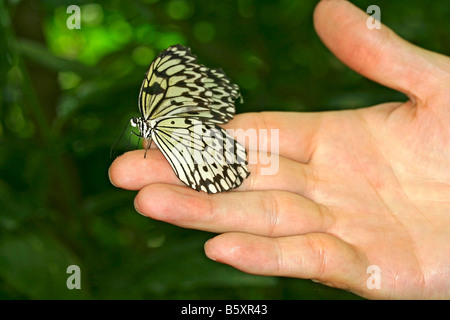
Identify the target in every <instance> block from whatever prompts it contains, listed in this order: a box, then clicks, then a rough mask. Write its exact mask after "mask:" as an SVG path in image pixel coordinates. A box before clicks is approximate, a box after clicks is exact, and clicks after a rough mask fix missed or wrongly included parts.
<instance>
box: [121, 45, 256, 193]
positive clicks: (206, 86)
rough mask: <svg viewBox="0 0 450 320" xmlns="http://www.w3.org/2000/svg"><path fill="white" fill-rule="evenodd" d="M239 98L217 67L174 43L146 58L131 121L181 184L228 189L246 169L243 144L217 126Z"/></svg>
mask: <svg viewBox="0 0 450 320" xmlns="http://www.w3.org/2000/svg"><path fill="white" fill-rule="evenodd" d="M238 98H241V96H240V93H239V87H238V86H237V85H236V84H233V83H231V81H230V80H229V79H228V78H227V76H226V75H225V73H224V72H223V71H222V70H221V69H209V68H207V67H205V66H203V65H201V64H198V63H197V58H196V57H195V56H194V55H193V54H192V53H191V50H190V49H189V48H187V47H184V46H181V45H173V46H171V47H169V48H167V49H166V50H164V51H162V52H161V53H160V54H159V55H158V56H157V57H156V58H155V59H154V60H153V62H152V63H151V65H150V68H149V70H148V72H147V73H146V76H145V79H144V81H143V82H142V86H141V91H140V93H139V111H140V113H141V117H139V118H132V119H131V120H130V122H131V125H132V126H133V127H137V128H138V129H139V131H140V134H139V136H140V137H141V138H143V139H146V140H151V141H154V142H155V144H156V146H157V147H158V148H159V150H161V152H162V153H163V154H164V156H165V157H166V159H167V160H168V161H169V163H170V165H171V166H172V169H173V170H174V172H175V174H176V175H177V176H178V178H179V179H180V180H181V181H183V182H184V183H185V184H186V185H188V186H189V187H191V188H193V189H195V190H197V191H200V190H201V191H204V192H208V193H217V192H222V191H227V190H230V189H233V188H237V187H238V186H240V185H241V183H242V181H244V179H245V178H247V177H248V176H249V174H250V172H249V171H248V170H247V160H246V159H247V154H246V151H245V148H244V147H243V146H242V145H240V144H239V143H238V142H236V141H235V140H234V139H233V138H232V137H231V136H230V135H229V134H228V133H227V132H226V131H225V130H224V129H222V128H221V127H220V126H218V124H222V123H227V122H228V121H229V120H230V119H232V118H233V115H234V113H235V106H234V102H235V101H236V99H238ZM241 99H242V98H241ZM149 145H150V144H149ZM149 145H148V147H147V150H148V148H149Z"/></svg>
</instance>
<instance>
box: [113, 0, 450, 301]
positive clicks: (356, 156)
mask: <svg viewBox="0 0 450 320" xmlns="http://www.w3.org/2000/svg"><path fill="white" fill-rule="evenodd" d="M314 18H315V27H316V29H317V32H318V34H319V36H320V37H321V38H322V40H323V41H324V43H325V44H326V45H327V46H328V47H329V48H330V49H331V50H332V51H333V52H334V53H335V54H336V56H337V57H338V58H340V59H341V60H342V61H343V62H344V63H346V64H347V65H349V66H350V67H351V68H353V69H354V70H356V71H357V72H359V73H361V74H362V75H364V76H366V77H368V78H370V79H372V80H374V81H376V82H378V83H380V84H383V85H385V86H388V87H391V88H393V89H396V90H398V91H401V92H403V93H405V94H406V95H407V96H408V97H409V98H410V100H409V101H407V102H404V103H403V102H401V103H398V102H397V103H385V104H381V105H377V106H373V107H369V108H364V109H357V110H351V111H336V112H323V113H257V114H242V115H238V116H236V117H235V119H234V120H232V121H231V122H230V123H229V124H227V125H226V127H227V128H242V129H244V130H246V129H248V128H252V129H256V130H258V129H267V130H268V133H269V137H268V141H270V132H271V131H270V129H279V170H278V172H277V173H276V174H275V175H262V174H261V169H262V168H263V167H264V165H263V164H261V163H257V164H253V165H252V164H250V165H249V169H250V171H251V172H252V173H251V175H250V177H249V178H248V179H246V180H245V181H244V183H243V184H242V185H241V187H239V188H238V189H237V190H236V191H233V192H226V193H219V194H214V195H208V194H206V193H203V192H196V191H194V190H192V189H190V188H188V187H186V186H184V185H183V183H182V182H181V181H180V180H178V178H177V177H176V176H175V174H174V173H173V170H172V169H171V167H170V165H169V163H168V162H167V160H166V159H165V158H164V156H163V155H162V154H161V152H159V150H157V149H152V150H151V151H150V152H149V153H148V154H147V159H144V157H143V154H144V151H143V150H138V151H133V152H129V153H127V154H125V155H123V156H121V157H119V158H117V159H116V160H115V161H114V163H113V164H112V165H111V168H110V179H111V181H112V182H113V183H114V185H116V186H118V187H121V188H125V189H131V190H140V191H139V193H138V195H137V196H136V199H135V206H136V209H137V210H138V211H139V212H140V213H142V214H144V215H146V216H149V217H152V218H154V219H158V220H163V221H166V222H169V223H173V224H175V225H179V226H182V227H187V228H195V229H200V230H207V231H212V232H217V233H221V235H218V236H216V237H215V238H213V239H211V240H209V241H208V242H207V243H206V244H205V252H206V254H207V256H208V257H210V258H211V259H214V260H217V261H220V262H223V263H226V264H229V265H231V266H233V267H235V268H238V269H240V270H243V271H245V272H248V273H254V274H260V275H277V276H288V277H297V278H308V279H313V280H316V281H319V282H321V283H324V284H327V285H330V286H334V287H338V288H342V289H346V290H350V291H352V292H354V293H356V294H359V295H361V296H364V297H367V298H450V255H449V253H450V241H449V240H450V232H449V230H450V125H449V123H450V121H449V120H450V91H449V90H448V88H450V59H449V58H448V57H445V56H442V55H439V54H436V53H433V52H429V51H426V50H424V49H421V48H418V47H415V46H413V45H412V44H410V43H407V42H406V41H404V40H402V39H400V38H399V37H398V36H397V35H395V34H394V33H393V32H392V31H390V30H389V29H388V28H386V27H385V26H382V28H381V29H379V30H376V29H375V30H369V29H367V28H366V20H367V15H365V13H363V12H362V11H360V10H359V9H357V8H355V7H354V6H353V5H352V4H351V3H349V2H347V1H340V0H339V1H322V2H320V3H319V4H318V6H317V8H316V11H315V16H314ZM247 147H250V146H247ZM270 148H271V146H270V145H269V146H268V150H270ZM260 151H261V150H260ZM262 151H264V150H262ZM249 152H250V153H257V152H258V150H249ZM371 265H375V266H378V267H379V270H380V271H381V274H380V288H379V289H370V288H369V287H368V286H367V279H368V278H369V276H370V275H369V274H368V273H367V268H368V267H369V266H371Z"/></svg>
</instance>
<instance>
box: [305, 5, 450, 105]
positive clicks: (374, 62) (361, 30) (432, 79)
mask: <svg viewBox="0 0 450 320" xmlns="http://www.w3.org/2000/svg"><path fill="white" fill-rule="evenodd" d="M381 12H382V8H380V13H381ZM368 19H369V16H368V15H367V14H366V13H365V12H363V11H362V10H360V9H359V8H357V7H355V6H354V5H353V4H351V3H350V2H348V1H343V0H322V1H320V2H319V4H318V5H317V7H316V9H315V12H314V25H315V28H316V31H317V33H318V35H319V36H320V38H321V39H322V41H323V42H324V44H325V45H326V46H327V47H328V48H329V49H330V50H331V51H332V52H333V53H334V54H335V55H336V56H337V57H338V58H339V59H340V60H341V61H342V62H344V63H345V64H346V65H348V66H349V67H350V68H352V69H353V70H355V71H356V72H358V73H360V74H362V75H363V76H365V77H367V78H369V79H371V80H373V81H375V82H378V83H380V84H382V85H385V86H387V87H390V88H392V89H395V90H398V91H400V92H403V93H405V94H406V95H408V96H409V97H410V98H411V99H412V100H413V101H419V102H420V101H422V102H423V101H425V100H426V99H427V98H428V97H430V96H434V95H435V94H436V93H439V92H442V91H445V90H444V87H447V88H448V85H449V81H450V59H449V58H448V57H446V56H443V55H440V54H437V53H434V52H431V51H427V50H425V49H422V48H419V47H417V46H415V45H413V44H411V43H409V42H407V41H405V40H403V39H402V38H400V37H399V36H398V35H396V34H395V33H394V32H393V31H392V30H390V29H389V28H388V27H386V26H385V25H382V24H381V25H380V28H373V29H371V28H369V27H368V23H367V21H368ZM369 24H370V23H369Z"/></svg>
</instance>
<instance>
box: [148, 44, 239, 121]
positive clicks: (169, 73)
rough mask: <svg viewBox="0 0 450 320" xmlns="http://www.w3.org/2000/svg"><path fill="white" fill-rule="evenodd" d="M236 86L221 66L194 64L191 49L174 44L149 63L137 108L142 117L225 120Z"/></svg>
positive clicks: (232, 109)
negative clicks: (214, 67) (209, 66)
mask: <svg viewBox="0 0 450 320" xmlns="http://www.w3.org/2000/svg"><path fill="white" fill-rule="evenodd" d="M238 97H240V93H239V87H238V86H237V85H236V84H233V83H231V81H230V80H229V79H228V78H227V76H226V75H225V73H224V72H223V71H222V70H221V69H209V68H207V67H205V66H203V65H200V64H198V63H197V58H196V57H195V56H194V55H193V54H192V53H191V50H190V49H189V48H187V47H184V46H181V45H174V46H171V47H169V48H167V49H166V50H164V51H162V52H161V53H160V54H159V55H158V56H157V57H156V58H155V60H154V61H153V62H152V63H151V65H150V68H149V70H148V72H147V74H146V76H145V79H144V81H143V82H142V86H141V91H140V93H139V110H140V112H141V115H142V117H143V118H144V119H145V120H149V119H156V118H158V117H167V116H179V117H196V118H200V119H202V120H203V121H207V122H210V123H226V122H228V121H229V120H230V119H231V118H233V115H234V113H235V107H234V102H235V100H236V99H237V98H238Z"/></svg>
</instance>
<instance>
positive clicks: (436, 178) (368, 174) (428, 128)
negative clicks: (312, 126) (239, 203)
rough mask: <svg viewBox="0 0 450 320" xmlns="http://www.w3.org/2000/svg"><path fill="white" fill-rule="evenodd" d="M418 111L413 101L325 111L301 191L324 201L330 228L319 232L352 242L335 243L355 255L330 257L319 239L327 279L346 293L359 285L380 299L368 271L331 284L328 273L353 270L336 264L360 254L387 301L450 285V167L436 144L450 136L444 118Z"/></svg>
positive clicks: (324, 225)
mask: <svg viewBox="0 0 450 320" xmlns="http://www.w3.org/2000/svg"><path fill="white" fill-rule="evenodd" d="M425 109H426V108H425ZM417 110H418V109H417V108H414V107H412V106H411V104H410V103H406V104H395V103H393V104H385V105H382V106H376V107H374V108H367V109H360V110H357V111H346V112H333V113H328V114H323V116H322V118H323V119H321V120H320V125H319V128H318V130H317V131H316V137H315V140H316V141H317V145H316V147H314V148H313V152H312V153H311V154H310V159H309V162H308V165H307V166H308V169H307V170H306V169H303V171H304V172H306V171H307V172H308V174H306V177H307V179H306V183H307V188H305V189H304V190H302V191H301V192H300V193H301V194H302V195H304V196H306V197H308V198H310V199H311V200H313V201H314V202H316V203H318V204H320V207H321V210H320V211H321V217H322V221H323V223H321V224H320V225H321V227H320V229H319V230H317V231H318V232H326V233H329V234H332V235H334V236H336V237H337V238H338V239H340V240H342V241H344V242H345V244H344V243H340V242H339V241H335V244H334V245H335V246H336V245H338V246H339V245H342V246H343V247H345V246H346V245H347V244H349V245H350V248H351V251H350V253H338V254H336V252H331V253H330V252H329V251H330V250H334V249H330V248H334V246H328V243H324V242H323V240H318V241H319V244H316V246H321V245H323V248H322V249H319V250H317V249H316V251H318V252H322V256H321V257H319V259H322V260H323V262H322V263H320V265H321V268H322V270H321V271H320V273H322V275H321V276H319V278H320V277H324V278H325V279H322V280H321V281H322V282H325V283H327V282H328V283H329V284H332V285H336V286H339V287H347V288H352V287H353V286H352V285H350V284H349V282H350V283H351V282H354V286H355V287H359V288H362V292H360V293H361V294H363V295H368V296H372V293H374V294H375V295H376V296H378V295H379V294H381V292H376V293H375V292H371V290H370V289H369V288H367V287H365V288H364V285H362V286H361V284H362V283H361V282H363V280H364V279H367V278H368V277H369V275H368V274H365V275H361V278H359V277H357V276H356V275H353V272H349V274H352V277H351V279H349V278H348V277H340V278H339V277H338V278H335V277H333V276H331V277H330V280H328V279H327V276H326V273H327V272H330V273H331V274H333V271H332V270H329V268H335V269H336V270H342V268H343V267H344V266H342V265H341V263H347V265H348V266H349V267H350V266H351V265H352V264H351V262H350V261H347V262H345V261H338V262H336V259H339V258H341V259H343V260H346V259H351V257H352V255H355V258H354V259H356V260H357V261H358V262H357V264H362V265H361V266H360V267H356V266H354V267H356V268H355V269H356V270H358V271H359V272H361V271H362V270H365V268H364V263H366V264H367V267H368V266H369V265H376V266H378V267H379V268H380V271H381V273H382V277H381V281H383V286H382V287H381V288H382V290H383V291H384V294H381V296H385V295H386V296H389V295H393V296H402V295H404V294H406V292H404V291H407V290H408V289H409V287H414V288H416V292H414V294H413V295H411V296H415V297H421V296H430V295H432V294H434V295H436V296H438V295H439V293H440V294H442V293H443V292H445V290H446V288H447V287H448V283H445V282H442V280H443V278H442V274H441V271H440V270H443V269H445V268H447V265H445V262H444V261H443V260H445V252H447V253H448V252H450V246H449V244H448V242H442V241H440V239H443V238H445V236H446V235H447V236H448V227H449V226H450V217H449V216H448V215H445V214H444V213H445V211H446V212H449V210H450V209H449V203H448V195H449V194H450V187H449V184H448V183H449V181H448V178H447V181H445V179H444V177H450V172H449V171H450V170H449V166H448V165H446V163H448V162H446V157H447V159H448V154H447V155H445V154H442V150H445V149H443V146H442V145H439V142H436V141H450V135H448V132H444V131H442V130H441V129H442V128H443V123H439V119H436V118H435V117H434V116H433V115H432V114H431V115H427V114H421V115H419V116H418V115H417V114H416V111H417ZM425 113H426V111H425ZM300 130H301V129H300ZM447 131H448V130H447ZM436 137H439V139H437V140H436V139H434V138H436ZM444 183H447V184H444ZM446 201H447V206H445V202H446ZM308 231H311V230H308ZM313 231H314V230H313ZM315 238H316V241H317V239H320V237H315ZM321 242H322V243H321ZM340 250H344V251H343V252H347V251H345V248H340ZM327 255H328V256H327ZM336 255H337V257H336ZM330 257H331V260H332V261H331V262H328V261H327V259H330ZM326 263H329V264H330V265H329V266H326V265H325V264H326ZM336 270H335V271H336ZM357 279H358V280H357ZM355 280H357V281H355ZM358 282H359V283H358ZM431 291H434V292H431Z"/></svg>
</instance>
